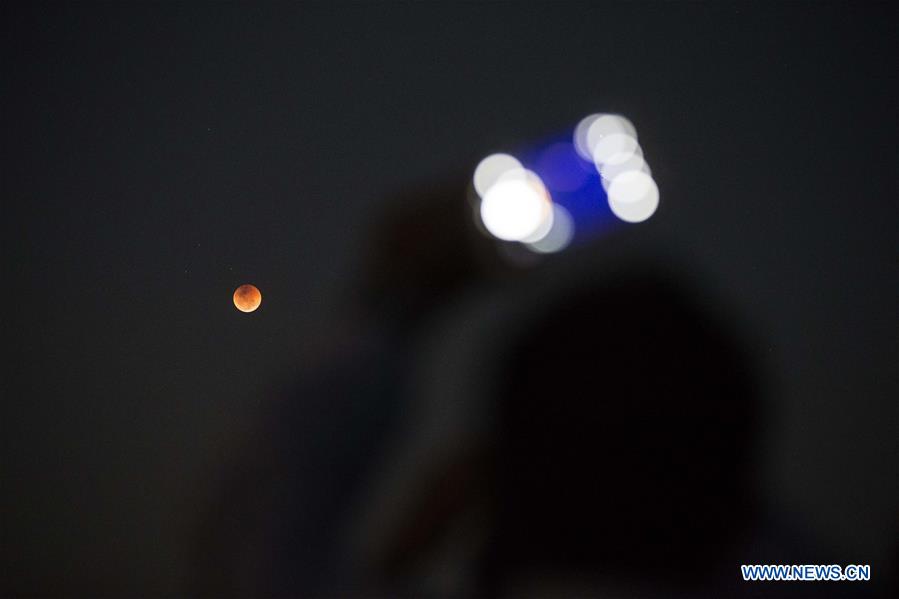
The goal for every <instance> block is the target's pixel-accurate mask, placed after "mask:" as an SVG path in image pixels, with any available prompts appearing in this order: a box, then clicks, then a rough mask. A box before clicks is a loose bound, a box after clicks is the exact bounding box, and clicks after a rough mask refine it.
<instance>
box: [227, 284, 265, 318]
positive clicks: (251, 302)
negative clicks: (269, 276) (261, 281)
mask: <svg viewBox="0 0 899 599" xmlns="http://www.w3.org/2000/svg"><path fill="white" fill-rule="evenodd" d="M261 303H262V294H261V293H260V292H259V289H257V288H256V286H255V285H249V284H248V285H241V286H240V287H238V288H237V289H235V290H234V307H235V308H237V309H238V310H240V311H241V312H252V311H254V310H255V309H256V308H258V307H259V304H261Z"/></svg>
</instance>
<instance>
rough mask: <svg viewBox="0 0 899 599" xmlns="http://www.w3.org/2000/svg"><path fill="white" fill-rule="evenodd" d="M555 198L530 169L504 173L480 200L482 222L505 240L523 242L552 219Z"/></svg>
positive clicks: (496, 235)
mask: <svg viewBox="0 0 899 599" xmlns="http://www.w3.org/2000/svg"><path fill="white" fill-rule="evenodd" d="M551 211H552V200H551V199H550V197H549V193H548V192H547V191H546V188H545V187H544V186H543V183H542V182H541V181H540V178H539V177H538V176H537V175H536V174H534V173H533V172H531V171H527V170H524V169H517V170H512V171H507V172H506V173H503V174H502V175H501V176H500V177H499V180H498V181H496V182H495V183H493V185H491V186H490V187H489V189H487V192H486V193H485V194H484V196H483V199H482V200H481V207H480V214H481V221H482V222H483V223H484V227H485V228H486V229H487V231H488V232H489V233H490V234H491V235H493V236H494V237H496V238H498V239H502V240H504V241H522V240H524V239H528V238H530V237H531V236H533V235H534V234H535V233H537V232H538V231H539V229H540V227H541V226H542V225H544V224H545V222H546V220H548V219H550V218H552V217H551V215H550V213H551Z"/></svg>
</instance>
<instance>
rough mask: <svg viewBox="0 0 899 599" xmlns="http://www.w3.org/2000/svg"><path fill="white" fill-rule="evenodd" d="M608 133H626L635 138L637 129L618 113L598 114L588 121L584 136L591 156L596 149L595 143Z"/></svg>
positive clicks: (608, 134)
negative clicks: (588, 124)
mask: <svg viewBox="0 0 899 599" xmlns="http://www.w3.org/2000/svg"><path fill="white" fill-rule="evenodd" d="M610 135H627V136H628V137H632V138H634V139H637V129H636V128H635V127H634V124H633V123H631V122H630V121H629V120H628V119H626V118H624V117H623V116H621V115H619V114H601V115H599V116H598V117H597V118H596V119H595V120H594V121H592V122H591V123H590V126H589V127H588V129H587V132H586V137H585V139H586V143H587V148H588V149H589V150H590V156H591V157H592V156H593V155H594V153H595V151H596V144H598V143H599V142H600V140H601V139H603V138H604V137H608V136H610Z"/></svg>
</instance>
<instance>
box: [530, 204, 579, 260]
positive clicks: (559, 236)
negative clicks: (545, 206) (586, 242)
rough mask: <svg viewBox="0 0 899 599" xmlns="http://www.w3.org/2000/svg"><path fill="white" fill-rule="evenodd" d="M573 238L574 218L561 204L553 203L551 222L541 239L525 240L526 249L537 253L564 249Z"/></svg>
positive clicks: (549, 252)
mask: <svg viewBox="0 0 899 599" xmlns="http://www.w3.org/2000/svg"><path fill="white" fill-rule="evenodd" d="M573 238H574V219H573V218H571V214H570V213H569V212H568V210H566V209H565V208H564V207H563V206H560V205H559V204H553V206H552V222H551V226H550V228H549V231H547V233H546V235H544V236H543V237H542V238H541V239H539V240H537V241H532V242H526V243H525V245H526V247H527V248H528V249H530V250H533V251H535V252H537V253H539V254H551V253H553V252H559V251H562V250H564V249H565V248H566V247H568V246H569V244H571V240H572V239H573Z"/></svg>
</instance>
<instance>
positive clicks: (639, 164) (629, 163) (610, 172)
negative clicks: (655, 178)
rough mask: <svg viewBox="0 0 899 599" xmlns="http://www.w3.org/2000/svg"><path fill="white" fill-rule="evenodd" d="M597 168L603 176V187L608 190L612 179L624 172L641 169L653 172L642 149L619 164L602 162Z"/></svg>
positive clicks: (641, 170)
mask: <svg viewBox="0 0 899 599" xmlns="http://www.w3.org/2000/svg"><path fill="white" fill-rule="evenodd" d="M597 170H599V175H600V177H602V187H603V189H606V190H608V188H609V183H611V182H612V179H614V178H615V177H617V176H618V175H620V174H622V173H626V172H628V171H640V172H643V173H646V174H647V175H651V174H652V170H651V169H650V168H649V163H647V162H646V159H645V158H644V157H643V152H642V150H641V151H640V152H638V153H635V154H634V155H632V156H631V157H630V158H629V159H627V160H625V161H624V162H621V163H619V164H601V165H599V166H598V167H597Z"/></svg>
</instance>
